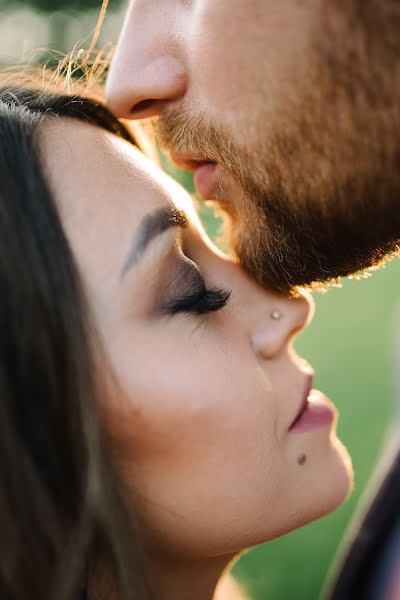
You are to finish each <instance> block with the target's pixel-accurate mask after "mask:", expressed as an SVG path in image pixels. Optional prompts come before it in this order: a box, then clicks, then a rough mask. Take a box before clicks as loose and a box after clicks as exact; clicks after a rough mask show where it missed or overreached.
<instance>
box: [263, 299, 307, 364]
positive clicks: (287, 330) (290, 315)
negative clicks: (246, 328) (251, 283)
mask: <svg viewBox="0 0 400 600" xmlns="http://www.w3.org/2000/svg"><path fill="white" fill-rule="evenodd" d="M314 310H315V306H314V301H313V299H312V298H311V296H310V295H309V294H306V293H301V294H300V295H299V296H298V297H296V298H286V297H277V301H276V303H274V304H273V305H271V304H270V303H269V302H268V303H267V306H266V310H265V311H264V312H263V313H262V314H260V316H259V319H258V320H257V321H256V322H255V324H254V327H253V331H252V335H251V342H252V346H253V348H254V350H255V352H257V354H258V355H259V356H260V357H261V358H264V359H272V358H274V357H275V356H277V355H278V354H279V353H280V352H281V351H282V350H284V349H285V348H286V347H287V346H288V344H289V342H290V341H291V339H292V338H293V337H294V336H295V335H296V333H298V332H300V331H301V330H302V329H303V328H304V327H306V326H307V325H308V324H309V322H310V321H311V320H312V317H313V315H314Z"/></svg>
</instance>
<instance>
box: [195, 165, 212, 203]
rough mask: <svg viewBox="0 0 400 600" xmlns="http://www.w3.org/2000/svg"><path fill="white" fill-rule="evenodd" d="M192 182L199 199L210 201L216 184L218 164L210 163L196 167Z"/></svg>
mask: <svg viewBox="0 0 400 600" xmlns="http://www.w3.org/2000/svg"><path fill="white" fill-rule="evenodd" d="M193 181H194V186H195V188H196V192H197V194H198V195H199V196H200V198H202V199H203V200H212V199H213V198H214V197H215V192H216V189H217V184H218V164H217V163H211V162H210V163H204V164H203V165H201V166H200V167H197V169H196V172H195V174H194V178H193Z"/></svg>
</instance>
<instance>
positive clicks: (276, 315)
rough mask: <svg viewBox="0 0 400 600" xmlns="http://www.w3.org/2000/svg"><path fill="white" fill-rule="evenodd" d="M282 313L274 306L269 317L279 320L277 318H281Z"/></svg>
mask: <svg viewBox="0 0 400 600" xmlns="http://www.w3.org/2000/svg"><path fill="white" fill-rule="evenodd" d="M282 316H283V315H282V313H281V311H280V310H278V309H277V308H275V309H274V310H273V311H272V313H271V319H273V320H274V321H279V319H282Z"/></svg>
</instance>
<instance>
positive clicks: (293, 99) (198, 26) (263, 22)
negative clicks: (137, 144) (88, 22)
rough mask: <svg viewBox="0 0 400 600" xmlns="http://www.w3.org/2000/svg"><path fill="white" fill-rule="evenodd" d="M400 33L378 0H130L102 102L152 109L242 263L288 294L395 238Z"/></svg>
mask: <svg viewBox="0 0 400 600" xmlns="http://www.w3.org/2000/svg"><path fill="white" fill-rule="evenodd" d="M397 34H398V35H397ZM399 40H400V6H398V5H396V4H394V3H392V2H389V1H388V0H380V1H378V0H363V2H361V0H347V1H346V2H345V1H344V0H332V1H330V0H303V1H300V0H230V1H229V2H226V1H225V0H193V1H192V2H190V1H185V2H183V1H182V0H134V1H133V2H132V3H131V5H130V8H129V10H128V14H127V18H126V22H125V26H124V30H123V32H122V34H121V38H120V42H119V45H118V48H117V52H116V55H115V58H114V61H113V65H112V68H111V72H110V77H109V81H108V87H107V92H108V100H109V104H110V107H111V108H112V109H113V111H114V112H115V113H116V114H117V116H120V117H125V118H144V117H153V116H160V119H159V124H158V132H159V137H160V140H161V142H162V144H163V145H164V146H165V147H166V148H167V149H169V150H170V151H171V154H172V156H173V158H174V159H175V161H176V162H177V163H178V164H180V165H181V166H184V167H186V168H190V169H193V170H195V171H196V174H195V183H196V187H197V189H198V192H199V193H200V195H201V196H202V197H204V198H205V199H213V200H217V201H218V202H219V204H220V206H221V207H222V208H223V209H225V211H226V212H227V213H228V214H229V215H230V217H231V224H232V228H231V233H232V243H233V245H234V247H235V249H236V251H237V253H238V255H239V256H240V258H241V260H242V262H243V264H244V266H245V267H246V268H247V269H248V270H249V271H250V272H251V273H252V274H253V276H255V277H256V279H257V280H258V281H260V282H261V283H263V284H266V285H272V286H274V287H276V288H278V289H280V290H283V291H287V290H290V289H291V288H293V286H296V285H306V284H310V283H312V282H315V281H324V280H326V279H330V278H335V277H338V276H341V275H347V274H349V273H351V272H354V271H357V270H359V269H362V268H366V267H368V266H370V265H371V264H375V263H376V262H377V261H379V260H381V259H382V258H383V257H384V256H385V255H386V254H387V253H388V252H392V251H394V250H396V249H398V245H399V238H400V210H399V208H398V197H399V190H400V181H399V178H400V177H399V165H398V140H399V139H400V131H399V129H400V125H399V123H400V116H399V108H398V97H399V89H398V88H399V82H398V81H396V79H395V73H396V68H397V70H398V62H397V61H398V56H399V55H400V41H399Z"/></svg>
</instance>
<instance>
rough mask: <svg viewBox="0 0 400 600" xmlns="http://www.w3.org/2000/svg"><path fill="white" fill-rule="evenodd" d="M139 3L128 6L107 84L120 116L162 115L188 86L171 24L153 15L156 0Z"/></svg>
mask: <svg viewBox="0 0 400 600" xmlns="http://www.w3.org/2000/svg"><path fill="white" fill-rule="evenodd" d="M155 4H156V3H155ZM138 6H140V3H139V5H137V4H136V2H133V3H132V5H131V8H130V9H129V10H128V14H127V16H126V20H125V24H124V27H123V30H122V32H121V35H120V38H119V42H118V45H117V48H116V51H115V55H114V57H113V60H112V63H111V68H110V72H109V75H108V79H107V84H106V97H107V103H108V106H109V108H110V109H111V111H112V112H113V113H114V114H115V115H116V116H117V117H118V118H125V119H143V118H147V117H155V116H158V115H159V113H160V111H161V110H162V109H163V108H164V107H165V106H166V105H167V104H169V103H171V102H174V101H176V100H178V99H180V98H181V97H182V96H183V95H184V94H185V90H186V73H185V67H184V63H183V60H181V57H180V48H179V46H178V45H177V42H174V41H173V40H174V37H175V36H173V35H172V31H171V28H169V27H168V24H167V23H165V22H163V20H162V19H161V18H160V17H159V16H158V17H157V16H154V18H153V17H152V14H151V10H150V9H151V6H152V3H148V4H147V5H146V9H145V10H139V9H138V8H137V7H138ZM175 39H176V37H175Z"/></svg>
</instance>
